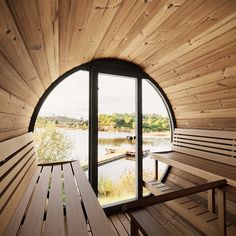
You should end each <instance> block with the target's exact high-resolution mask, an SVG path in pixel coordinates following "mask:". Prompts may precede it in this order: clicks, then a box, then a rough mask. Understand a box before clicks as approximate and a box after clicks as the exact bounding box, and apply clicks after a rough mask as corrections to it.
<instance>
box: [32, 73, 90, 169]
mask: <svg viewBox="0 0 236 236" xmlns="http://www.w3.org/2000/svg"><path fill="white" fill-rule="evenodd" d="M88 107H89V72H87V71H78V72H76V73H74V74H72V75H70V76H68V77H67V78H66V79H65V80H63V81H62V82H61V83H60V84H59V85H58V86H57V87H56V88H55V89H54V90H53V91H52V92H51V93H50V95H49V96H48V97H47V99H46V100H45V102H44V104H43V106H42V108H41V110H40V112H39V116H38V119H37V123H36V129H35V135H36V140H37V141H38V145H39V151H38V154H39V158H40V161H41V162H50V161H61V160H70V159H79V160H80V162H81V164H82V166H83V167H84V169H85V170H86V169H87V165H88V111H89V109H88Z"/></svg>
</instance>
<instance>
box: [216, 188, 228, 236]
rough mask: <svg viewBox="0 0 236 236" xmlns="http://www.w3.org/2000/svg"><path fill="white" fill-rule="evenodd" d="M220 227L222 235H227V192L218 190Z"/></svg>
mask: <svg viewBox="0 0 236 236" xmlns="http://www.w3.org/2000/svg"><path fill="white" fill-rule="evenodd" d="M217 203H218V204H217V205H218V228H219V232H220V235H226V196H225V192H224V191H222V190H220V189H218V190H217Z"/></svg>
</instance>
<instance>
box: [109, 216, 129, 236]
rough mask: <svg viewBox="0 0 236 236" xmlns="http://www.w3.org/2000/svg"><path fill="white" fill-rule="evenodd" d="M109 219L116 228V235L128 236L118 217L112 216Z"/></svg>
mask: <svg viewBox="0 0 236 236" xmlns="http://www.w3.org/2000/svg"><path fill="white" fill-rule="evenodd" d="M109 218H110V219H111V221H112V223H113V225H114V227H115V228H116V231H117V233H118V235H122V236H129V234H128V232H127V231H126V230H125V228H124V226H123V225H122V223H121V222H120V220H119V218H118V216H116V215H113V216H110V217H109Z"/></svg>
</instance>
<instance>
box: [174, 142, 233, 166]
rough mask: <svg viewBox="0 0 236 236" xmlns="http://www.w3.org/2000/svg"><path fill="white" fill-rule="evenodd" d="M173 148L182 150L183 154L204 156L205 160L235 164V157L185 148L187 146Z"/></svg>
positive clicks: (178, 150) (177, 150)
mask: <svg viewBox="0 0 236 236" xmlns="http://www.w3.org/2000/svg"><path fill="white" fill-rule="evenodd" d="M186 146H187V145H186ZM173 150H175V151H176V152H182V153H185V154H189V155H191V156H197V157H200V158H202V157H204V159H206V160H210V161H215V162H219V163H223V164H227V165H232V166H236V159H235V158H231V157H227V156H224V155H219V154H216V153H210V152H205V151H201V150H194V149H187V148H184V147H178V146H173Z"/></svg>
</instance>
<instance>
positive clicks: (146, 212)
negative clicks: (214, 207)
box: [123, 179, 236, 236]
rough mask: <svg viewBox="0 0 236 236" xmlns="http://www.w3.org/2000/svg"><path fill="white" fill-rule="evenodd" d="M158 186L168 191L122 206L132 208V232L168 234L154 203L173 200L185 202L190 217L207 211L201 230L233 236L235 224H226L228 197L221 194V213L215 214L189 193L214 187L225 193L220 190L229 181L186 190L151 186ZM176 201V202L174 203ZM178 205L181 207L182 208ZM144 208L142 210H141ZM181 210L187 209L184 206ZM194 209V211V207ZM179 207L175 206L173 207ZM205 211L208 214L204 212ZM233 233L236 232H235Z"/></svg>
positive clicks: (130, 211) (213, 234)
mask: <svg viewBox="0 0 236 236" xmlns="http://www.w3.org/2000/svg"><path fill="white" fill-rule="evenodd" d="M154 185H156V188H157V189H158V185H160V187H161V188H163V189H164V188H165V191H162V193H161V194H159V195H158V196H153V197H149V198H146V199H141V200H137V201H133V202H130V203H126V204H125V205H124V206H123V210H124V211H127V210H128V211H129V215H130V217H131V233H132V234H131V235H137V232H138V229H139V230H140V231H141V232H142V233H143V234H144V235H150V236H151V235H158V234H160V235H168V233H167V232H166V231H165V228H164V227H163V225H161V224H159V223H158V220H157V218H158V215H157V213H156V211H155V204H158V203H163V202H165V203H167V202H168V203H170V206H171V207H172V206H173V205H174V206H177V205H179V206H180V207H182V206H181V205H182V204H187V205H186V206H184V207H185V211H184V212H183V213H184V214H186V215H187V217H190V218H189V219H191V217H194V216H198V215H201V214H204V215H203V216H201V218H202V225H201V226H203V228H202V232H203V233H204V234H206V235H212V236H215V235H226V231H227V232H229V234H228V235H234V234H235V232H236V231H235V227H233V226H232V227H231V228H230V226H231V225H230V224H229V225H228V227H229V229H227V227H226V223H225V214H224V213H225V196H224V194H220V195H219V196H218V216H217V215H214V214H212V213H210V212H208V211H207V209H203V208H202V207H201V206H198V205H197V204H196V203H193V202H191V201H190V200H189V199H188V198H186V196H189V195H192V194H196V193H199V192H202V191H207V190H209V189H215V188H218V189H219V192H222V193H223V191H222V190H220V189H221V188H222V187H224V186H225V185H226V180H224V179H223V180H217V181H213V182H210V183H205V184H202V185H198V186H194V187H190V188H187V189H180V190H175V189H172V190H171V189H170V188H169V187H168V190H166V186H163V185H162V183H152V186H154ZM173 203H174V204H173ZM180 207H179V208H178V210H179V209H180ZM140 208H142V209H140ZM182 209H184V208H183V207H182ZM192 209H193V210H192ZM174 210H176V208H174ZM205 213H206V214H205ZM195 221H198V220H196V217H195V218H192V219H191V221H190V222H191V223H192V224H195ZM160 232H161V233H160ZM232 232H233V233H234V234H232Z"/></svg>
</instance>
